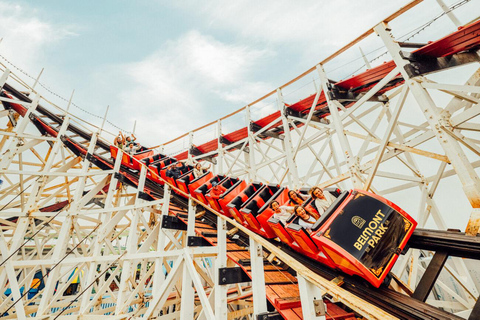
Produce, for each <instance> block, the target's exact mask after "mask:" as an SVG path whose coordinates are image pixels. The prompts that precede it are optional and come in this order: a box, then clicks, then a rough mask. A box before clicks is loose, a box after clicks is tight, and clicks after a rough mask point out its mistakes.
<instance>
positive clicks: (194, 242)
mask: <svg viewBox="0 0 480 320" xmlns="http://www.w3.org/2000/svg"><path fill="white" fill-rule="evenodd" d="M187 245H188V246H189V247H210V246H212V244H211V243H210V242H208V241H207V240H206V239H205V238H203V237H188V241H187Z"/></svg>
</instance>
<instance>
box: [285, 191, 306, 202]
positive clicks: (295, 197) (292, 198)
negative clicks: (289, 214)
mask: <svg viewBox="0 0 480 320" xmlns="http://www.w3.org/2000/svg"><path fill="white" fill-rule="evenodd" d="M288 198H289V199H290V201H291V202H293V203H296V204H302V203H303V199H302V198H301V196H300V195H299V194H298V193H297V192H295V191H294V190H290V191H288Z"/></svg>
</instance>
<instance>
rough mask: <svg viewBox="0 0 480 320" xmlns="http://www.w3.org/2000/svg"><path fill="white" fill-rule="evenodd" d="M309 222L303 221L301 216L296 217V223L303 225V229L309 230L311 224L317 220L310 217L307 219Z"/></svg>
mask: <svg viewBox="0 0 480 320" xmlns="http://www.w3.org/2000/svg"><path fill="white" fill-rule="evenodd" d="M308 221H309V222H312V223H309V222H305V221H303V219H302V218H300V219H298V224H299V225H300V226H302V227H304V228H305V229H308V230H311V229H312V227H313V225H314V224H315V222H317V219H315V218H314V217H310V218H309V219H308Z"/></svg>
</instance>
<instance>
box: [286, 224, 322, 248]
mask: <svg viewBox="0 0 480 320" xmlns="http://www.w3.org/2000/svg"><path fill="white" fill-rule="evenodd" d="M296 219H300V218H298V217H296ZM286 230H287V231H288V233H290V235H291V236H292V238H293V239H294V240H295V242H296V243H297V244H298V246H299V247H300V250H302V251H305V252H307V253H309V254H312V255H316V254H317V253H318V252H319V250H318V247H317V246H316V245H315V243H314V242H313V241H312V238H310V234H309V233H308V232H307V231H306V230H305V228H303V227H302V226H301V225H299V224H296V223H294V222H292V223H290V224H289V225H287V227H286Z"/></svg>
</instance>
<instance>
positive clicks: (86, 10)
mask: <svg viewBox="0 0 480 320" xmlns="http://www.w3.org/2000/svg"><path fill="white" fill-rule="evenodd" d="M454 2H456V1H454V0H450V1H447V3H454ZM478 2H479V1H478V0H473V1H472V3H476V4H474V5H472V4H470V3H469V4H468V5H467V6H470V11H471V8H472V7H475V6H476V7H478ZM406 3H408V1H406V0H402V1H381V0H372V1H348V0H340V1H328V2H327V1H313V0H304V1H286V0H283V1H280V0H279V1H248V0H239V1H228V2H227V1H223V2H221V1H111V0H109V1H51V0H44V1H0V16H1V17H2V19H1V21H0V36H1V37H3V38H4V40H3V42H2V44H0V54H2V55H4V56H5V57H7V59H9V60H11V61H12V62H14V63H15V64H16V65H17V66H19V67H21V68H23V69H24V70H26V71H27V72H28V73H29V74H31V75H34V76H36V75H37V74H38V72H39V71H40V70H41V68H42V67H45V72H44V74H43V76H42V79H41V82H42V83H45V84H46V85H48V86H49V87H50V88H52V89H53V90H54V91H55V92H58V93H59V94H61V95H62V96H64V97H68V96H69V95H70V93H71V91H72V90H73V89H75V90H76V93H75V97H74V102H75V103H76V104H78V105H80V106H82V107H83V108H85V109H88V110H89V111H91V112H93V113H95V114H99V115H102V114H103V113H104V111H105V108H106V106H107V105H110V115H109V120H111V121H113V122H115V123H116V124H117V125H119V126H120V127H122V128H125V129H127V130H131V129H132V127H133V121H134V119H137V121H138V124H137V132H138V135H139V136H140V138H141V140H143V141H145V142H146V143H147V144H150V145H151V144H158V143H161V142H164V141H166V140H169V139H171V138H174V137H176V136H178V135H180V134H182V133H184V132H187V131H189V130H191V129H193V128H195V127H198V126H201V125H203V124H204V123H207V122H210V121H212V120H215V119H217V118H219V117H221V116H223V115H225V114H227V113H230V112H232V111H234V110H236V109H238V108H240V107H242V106H244V105H246V104H247V103H249V102H251V101H254V100H256V99H257V98H258V97H260V96H262V95H264V94H265V93H267V92H269V91H271V90H273V89H275V88H276V87H278V86H279V85H281V84H283V83H285V82H287V81H288V80H290V79H291V78H293V77H295V76H297V75H298V74H300V73H302V72H303V71H304V70H306V69H308V68H310V67H311V66H313V65H315V64H316V63H317V62H319V61H320V60H322V59H323V58H324V57H326V56H328V55H329V54H331V53H332V52H334V51H335V50H337V49H338V48H340V47H341V46H343V45H345V44H346V43H348V42H349V41H350V40H352V39H354V38H355V37H356V36H358V35H359V34H361V33H362V32H364V31H365V30H366V29H367V28H369V27H371V26H373V25H374V24H375V23H377V22H378V21H380V20H381V19H382V18H384V17H386V16H387V15H388V14H390V13H392V12H394V11H395V10H397V9H398V8H399V7H400V6H401V5H404V4H406ZM425 3H426V4H422V5H420V6H419V8H418V10H416V13H412V14H411V15H410V17H409V18H408V19H407V20H405V19H404V21H403V22H401V23H403V26H402V28H399V29H397V30H399V31H401V32H400V34H401V33H406V32H408V31H410V30H412V29H414V28H415V27H416V26H418V25H419V24H420V21H425V20H426V18H425V17H428V18H431V17H434V16H435V15H437V14H438V13H439V12H441V9H440V8H439V7H434V10H431V8H432V5H435V4H436V2H435V1H434V0H426V1H425ZM467 6H465V7H467ZM461 9H462V10H463V8H461ZM467 16H468V14H467ZM447 24H448V23H447ZM438 27H439V26H438V25H437V26H435V25H434V26H432V28H438ZM448 28H449V30H452V29H453V26H452V25H449V26H448ZM427 31H428V30H427ZM425 33H426V34H428V32H425ZM427 39H428V38H427ZM375 41H376V39H371V42H370V43H369V42H367V43H366V44H364V45H363V46H364V47H363V49H364V51H365V52H370V50H372V47H375V45H376V44H374V42H375ZM378 53H381V51H378V52H373V53H372V54H370V55H369V58H373V57H374V56H375V55H377V54H378ZM358 57H359V52H358V48H355V50H354V51H353V52H350V53H348V54H347V55H346V59H344V60H343V61H342V60H340V61H339V62H334V63H333V64H332V66H327V68H326V69H327V71H328V70H329V68H330V70H333V69H336V67H335V66H336V64H337V65H342V64H343V63H345V62H348V59H349V58H358ZM383 58H388V57H383ZM380 62H381V59H380V60H379V61H377V63H380ZM362 64H363V62H362V61H361V60H358V61H356V62H355V63H353V64H350V65H347V66H345V67H343V68H340V69H337V70H335V71H334V72H332V73H330V74H329V75H331V77H332V78H334V79H340V78H342V77H346V76H348V75H350V74H351V73H352V72H354V71H355V70H356V69H358V67H359V66H361V65H362ZM312 78H313V76H312V77H309V78H308V79H306V80H305V85H309V84H308V81H311V80H312ZM312 91H313V85H309V87H308V90H306V91H305V92H304V93H303V91H302V94H303V95H304V96H307V95H308V93H310V92H312ZM46 96H48V94H46ZM304 96H302V95H298V96H294V95H293V96H291V97H288V98H287V100H288V99H291V100H290V101H287V102H290V103H293V102H295V101H297V100H298V99H300V98H302V97H304ZM55 101H58V100H55ZM58 102H59V104H60V105H62V106H65V102H61V101H58ZM62 103H63V104H62ZM72 111H73V112H75V113H76V114H78V115H79V116H82V114H83V113H82V112H81V111H79V110H75V108H72ZM273 111H274V109H273V106H267V107H266V110H265V111H263V112H258V113H256V114H258V115H263V114H265V113H267V114H268V113H269V112H273ZM84 116H85V118H86V119H88V120H90V119H91V118H90V117H89V116H88V115H84ZM94 121H97V123H100V121H99V120H98V119H96V120H94ZM109 129H110V130H112V131H113V130H114V128H109Z"/></svg>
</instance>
